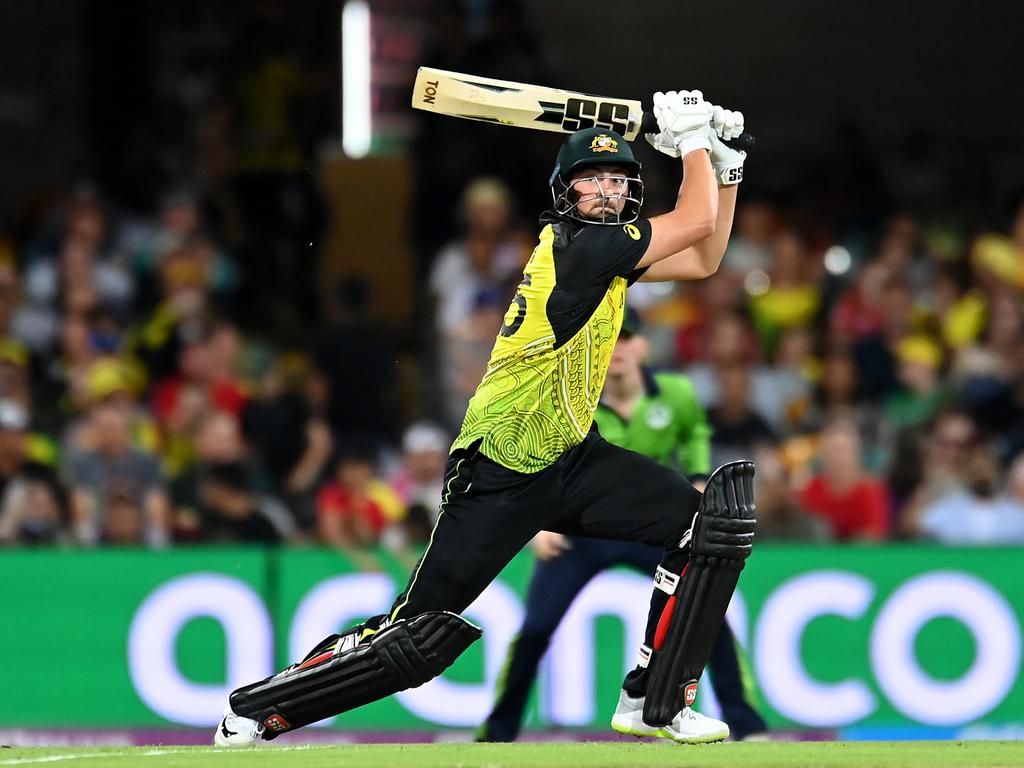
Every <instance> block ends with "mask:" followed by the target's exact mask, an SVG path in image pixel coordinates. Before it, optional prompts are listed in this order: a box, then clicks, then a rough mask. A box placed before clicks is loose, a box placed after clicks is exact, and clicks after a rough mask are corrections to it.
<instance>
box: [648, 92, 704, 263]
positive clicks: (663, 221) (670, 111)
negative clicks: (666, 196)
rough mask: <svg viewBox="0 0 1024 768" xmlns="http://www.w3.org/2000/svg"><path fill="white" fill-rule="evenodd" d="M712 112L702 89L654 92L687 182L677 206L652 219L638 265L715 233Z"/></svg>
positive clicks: (664, 132)
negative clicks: (710, 114) (709, 115)
mask: <svg viewBox="0 0 1024 768" xmlns="http://www.w3.org/2000/svg"><path fill="white" fill-rule="evenodd" d="M709 111H710V108H709V107H708V105H707V103H706V102H705V101H704V98H703V96H702V94H701V92H700V91H679V92H678V93H677V92H675V91H669V92H668V93H656V94H654V114H655V116H656V117H657V119H658V127H659V128H660V129H661V134H659V135H660V136H663V137H664V139H665V141H666V142H667V143H670V144H671V146H672V147H673V149H674V151H675V152H677V153H678V156H680V157H682V159H683V181H682V183H681V184H680V186H679V195H678V197H677V198H676V205H675V208H674V209H673V210H672V211H670V212H669V213H666V214H664V215H662V216H656V217H654V218H653V219H651V220H650V224H651V240H650V243H649V245H648V246H647V251H646V252H645V253H644V255H643V257H642V258H641V259H640V261H639V262H638V263H637V267H638V268H641V269H642V268H645V267H650V266H651V265H652V264H655V263H657V262H659V261H661V260H662V259H666V258H668V257H669V256H671V255H672V254H675V253H679V252H680V251H684V250H686V249H687V248H689V247H690V246H692V245H694V244H695V243H698V242H700V241H701V240H704V239H705V238H707V237H709V236H710V235H712V234H713V233H714V231H715V222H716V220H717V218H718V190H717V185H716V184H715V177H714V169H713V168H712V167H711V159H710V156H709V154H708V153H709V151H710V150H711V129H710V127H709V125H708V113H709Z"/></svg>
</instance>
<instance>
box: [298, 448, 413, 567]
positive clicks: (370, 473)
mask: <svg viewBox="0 0 1024 768" xmlns="http://www.w3.org/2000/svg"><path fill="white" fill-rule="evenodd" d="M404 516H405V507H404V506H403V505H402V500H401V499H400V498H398V495H397V494H396V493H395V492H394V491H393V490H391V488H390V487H388V485H387V484H386V483H385V482H383V481H382V480H379V479H378V478H376V477H374V459H373V458H372V457H371V456H370V455H368V454H367V453H364V452H362V451H352V452H350V453H349V454H348V455H344V456H342V458H341V460H340V461H339V463H338V468H337V470H336V471H335V476H334V480H332V481H331V482H330V483H328V484H327V485H325V486H324V488H323V490H321V491H320V493H319V494H318V495H317V498H316V517H317V529H318V532H319V534H320V538H321V539H322V540H323V541H324V542H325V543H327V544H330V545H332V546H336V547H351V546H357V547H358V546H366V545H372V544H376V543H377V542H378V541H379V539H380V535H381V533H382V532H383V531H384V529H385V528H387V527H388V525H390V524H391V523H395V522H398V521H400V520H401V519H402V518H403V517H404Z"/></svg>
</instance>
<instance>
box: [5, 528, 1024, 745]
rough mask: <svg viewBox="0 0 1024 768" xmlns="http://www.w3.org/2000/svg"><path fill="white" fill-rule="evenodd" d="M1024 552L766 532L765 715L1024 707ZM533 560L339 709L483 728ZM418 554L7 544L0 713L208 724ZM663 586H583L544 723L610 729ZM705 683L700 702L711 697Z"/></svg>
mask: <svg viewBox="0 0 1024 768" xmlns="http://www.w3.org/2000/svg"><path fill="white" fill-rule="evenodd" d="M1019 562H1020V552H1019V550H1014V549H985V550H982V549H972V550H951V549H940V548H933V547H911V546H891V547H868V546H864V547H820V548H817V547H796V546H769V545H763V546H761V547H759V548H758V549H757V550H756V552H755V554H754V556H753V557H752V558H751V560H750V561H749V564H748V566H747V569H746V570H745V571H744V573H743V576H742V578H741V580H740V591H739V593H738V594H737V597H736V598H735V599H734V601H733V605H732V606H731V608H730V614H729V619H730V622H731V624H732V626H733V628H734V630H735V633H736V635H737V638H738V639H739V641H740V643H741V644H742V645H743V646H744V648H745V649H746V653H747V656H748V658H749V661H750V666H751V669H752V671H753V675H754V680H755V682H756V687H757V690H758V694H759V697H760V702H761V705H762V708H763V711H764V713H765V715H766V719H767V720H768V722H769V723H770V724H771V725H773V726H777V727H787V728H807V727H814V728H829V729H852V730H853V732H855V731H856V729H862V732H864V733H869V732H874V733H885V732H887V729H889V730H892V729H896V730H895V731H893V732H894V733H898V732H899V729H901V728H903V729H906V728H921V727H927V728H931V729H945V730H941V732H942V733H947V734H951V735H955V734H960V733H964V732H965V729H970V728H974V729H978V728H989V729H999V728H1004V729H1005V728H1013V727H1018V728H1019V727H1022V726H1024V685H1022V684H1021V681H1020V656H1021V617H1022V616H1024V589H1022V588H1021V586H1020V581H1021V579H1020V566H1019ZM531 566H532V560H531V558H530V556H529V554H526V553H524V554H521V555H520V556H519V557H518V558H516V559H515V560H514V561H513V562H512V563H511V564H510V565H509V566H508V567H507V568H506V569H505V571H504V572H503V573H502V574H501V576H500V577H499V579H498V580H497V581H496V582H495V583H494V584H493V585H492V586H491V587H490V588H488V590H487V591H486V592H485V593H484V594H483V595H482V596H481V597H480V599H478V600H477V601H476V602H475V603H474V604H473V605H472V606H470V608H469V609H468V610H467V612H466V613H467V616H468V617H469V618H470V619H471V620H473V621H475V622H476V623H478V624H480V625H481V626H482V627H483V628H484V638H483V640H482V641H481V642H479V643H477V644H476V645H475V646H474V647H472V648H471V649H470V650H469V651H468V652H467V653H466V654H465V655H464V656H463V657H462V658H461V659H459V661H458V662H457V663H456V664H455V665H454V666H453V667H452V668H451V669H450V670H449V671H448V672H447V673H446V674H445V675H444V676H442V677H441V678H439V679H438V680H435V681H433V682H431V683H429V684H427V685H425V686H423V687H421V688H418V689H414V690H411V691H406V692H403V693H401V694H399V695H398V696H396V697H393V698H392V699H389V700H386V701H382V702H378V703H376V704H372V705H370V706H368V707H365V708H363V709H361V710H358V711H355V712H351V713H348V714H346V715H344V716H343V717H340V718H337V719H336V721H335V722H334V723H331V724H329V725H331V726H332V727H337V728H348V729H359V730H377V731H380V730H388V729H407V728H414V729H421V730H422V729H441V728H458V727H473V726H475V725H477V724H478V723H479V721H480V719H481V718H482V717H483V715H484V714H486V712H487V709H488V707H489V705H490V702H491V696H492V694H493V688H494V684H495V680H496V679H497V676H498V674H499V671H500V669H501V666H502V662H503V660H504V654H505V651H506V649H507V646H508V643H509V642H510V640H511V638H512V636H513V635H514V633H515V632H516V630H517V628H518V626H519V622H520V620H521V618H522V614H523V604H522V599H523V594H524V592H525V588H526V584H527V581H528V579H529V575H530V569H531ZM408 568H409V562H408V561H407V560H399V559H397V558H396V557H394V556H393V555H390V554H388V553H386V552H378V553H371V554H365V553H364V554H363V555H360V557H359V558H358V559H353V558H351V557H347V556H345V555H343V554H341V553H337V552H331V551H327V550H320V549H309V550H282V551H276V550H267V551H265V550H257V549H244V548H241V549H181V550H171V551H166V552H147V551H97V552H70V551H27V550H26V551H7V552H5V553H3V555H2V556H0V578H2V580H3V584H4V590H3V599H2V602H0V605H2V613H0V615H2V617H3V618H2V621H3V630H2V632H0V664H2V665H3V669H4V670H5V681H4V682H5V693H6V694H7V695H5V696H4V697H3V699H2V701H0V727H19V728H53V727H82V728H102V727H117V728H143V727H152V726H195V727H205V726H210V725H212V724H215V723H216V721H217V719H218V717H219V715H220V713H221V711H222V709H223V707H224V704H225V702H226V699H227V693H228V692H229V691H230V690H231V689H232V688H234V687H236V686H238V685H241V684H243V683H247V682H251V681H252V680H255V679H258V678H261V677H264V676H266V675H269V674H271V673H273V672H274V671H276V670H277V669H279V668H281V667H283V666H285V665H286V664H288V663H290V662H291V661H294V660H295V659H296V658H298V657H301V656H302V655H304V653H305V652H306V651H307V650H308V649H309V648H310V647H311V646H312V645H314V644H315V643H316V642H317V641H319V640H320V639H321V638H323V637H324V636H326V635H328V634H330V633H332V632H335V631H337V630H338V629H341V628H343V627H345V626H348V625H350V624H352V623H353V622H356V621H358V620H360V619H362V618H364V617H366V616H368V615H372V614H375V613H381V612H384V611H386V610H387V608H388V606H389V605H390V603H391V601H392V599H393V597H394V595H395V593H396V592H397V591H398V590H400V589H401V588H402V586H404V583H405V579H406V575H407V573H408ZM649 589H650V586H649V578H648V577H646V576H643V575H641V574H638V573H635V572H632V571H628V570H615V571H609V572H606V573H604V574H601V575H600V576H598V577H597V578H596V579H595V580H594V581H592V582H591V583H590V584H589V585H588V586H587V588H586V589H585V590H584V591H583V593H581V595H580V596H579V598H578V599H577V601H576V602H575V603H574V605H573V607H572V609H571V610H570V612H569V614H568V616H567V617H566V620H565V622H564V623H563V625H562V627H561V628H560V630H559V632H558V633H557V634H556V636H555V638H554V640H553V642H552V647H551V649H550V651H549V654H548V656H547V658H546V659H545V662H544V665H543V668H542V671H541V676H540V680H539V684H538V686H537V690H536V692H535V694H534V697H533V698H532V699H531V703H530V708H529V713H528V721H527V725H528V727H534V728H543V727H550V726H552V725H557V726H562V727H580V728H584V729H588V730H595V729H601V728H604V726H605V724H606V720H607V717H608V713H609V712H610V711H611V710H612V709H613V708H614V703H615V700H616V697H617V695H618V685H619V683H620V681H621V677H622V674H623V672H624V671H625V670H626V669H627V668H629V667H631V666H632V665H633V663H634V662H635V655H636V651H637V649H638V647H639V644H640V641H641V639H642V634H643V627H644V622H645V620H646V613H647V607H646V603H647V595H648V593H649ZM710 682H711V685H709V686H703V687H702V701H700V702H699V706H703V707H704V709H705V710H706V711H710V712H713V711H714V709H715V706H716V705H715V702H714V697H713V682H714V681H713V680H711V681H710ZM872 729H873V730H872ZM1004 732H1005V731H1004Z"/></svg>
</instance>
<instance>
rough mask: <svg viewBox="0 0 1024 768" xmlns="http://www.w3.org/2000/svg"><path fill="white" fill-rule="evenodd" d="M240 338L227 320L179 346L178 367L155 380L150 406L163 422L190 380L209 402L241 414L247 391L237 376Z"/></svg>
mask: <svg viewBox="0 0 1024 768" xmlns="http://www.w3.org/2000/svg"><path fill="white" fill-rule="evenodd" d="M241 345H242V340H241V336H240V335H239V332H238V329H237V328H235V326H233V325H231V324H230V323H219V324H217V325H213V326H210V327H208V328H207V329H206V332H205V333H203V332H202V330H200V335H198V336H197V337H196V338H192V339H189V340H188V341H187V342H186V343H185V345H184V346H183V348H182V350H181V355H180V367H179V369H178V372H177V373H176V374H174V375H172V376H169V377H167V378H164V379H163V380H161V381H158V382H156V384H155V386H154V388H153V408H154V411H155V412H156V414H157V417H158V418H159V419H160V420H161V421H164V422H166V421H167V419H168V417H169V415H170V414H171V413H172V412H173V411H174V409H175V407H176V404H177V399H178V397H179V395H180V394H181V391H182V389H183V388H184V387H185V386H186V385H188V384H193V385H196V386H198V387H200V388H202V389H203V390H204V391H205V393H206V396H207V397H208V399H209V402H210V404H211V406H213V407H214V408H218V409H220V410H223V411H230V412H231V413H233V414H235V415H236V416H240V415H241V413H242V409H243V408H244V406H245V402H246V399H247V394H246V392H245V388H244V387H243V386H242V383H241V381H240V379H239V376H238V361H239V356H240V354H241Z"/></svg>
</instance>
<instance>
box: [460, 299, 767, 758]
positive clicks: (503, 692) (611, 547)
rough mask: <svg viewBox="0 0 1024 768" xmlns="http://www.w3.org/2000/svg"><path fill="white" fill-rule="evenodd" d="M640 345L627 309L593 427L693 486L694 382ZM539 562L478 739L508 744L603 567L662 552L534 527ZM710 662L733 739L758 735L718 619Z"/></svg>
mask: <svg viewBox="0 0 1024 768" xmlns="http://www.w3.org/2000/svg"><path fill="white" fill-rule="evenodd" d="M646 355H647V339H646V338H645V337H644V336H643V335H642V329H641V324H640V317H639V315H637V313H636V311H635V310H632V309H627V310H626V315H625V317H624V319H623V321H622V330H620V331H619V340H618V342H617V343H616V345H615V351H614V352H613V353H612V361H611V365H609V367H608V377H607V379H606V380H605V386H604V392H603V394H602V397H601V402H600V404H599V405H598V406H597V411H595V413H594V421H595V422H596V423H597V425H598V428H599V429H600V431H601V435H602V436H603V437H604V439H605V440H607V441H608V442H610V443H613V444H615V445H619V446H622V447H623V448H628V449H629V450H632V451H636V452H638V453H642V454H644V455H645V456H650V457H651V458H652V459H654V460H655V461H658V462H659V463H661V464H664V465H666V466H669V467H672V468H674V469H676V470H678V471H680V472H682V473H683V474H685V475H687V476H688V477H689V478H690V482H692V483H693V484H694V487H696V488H698V490H700V489H702V486H703V481H704V480H706V479H707V474H708V472H709V471H710V468H711V462H710V454H711V443H710V437H711V429H710V427H709V426H708V423H707V419H706V417H705V413H704V409H703V408H702V407H701V405H700V402H699V401H698V400H697V395H696V393H695V392H694V388H693V385H692V384H691V383H690V381H689V380H688V379H687V378H686V377H684V376H681V375H678V374H673V373H652V372H651V371H650V370H648V369H647V368H646V367H644V365H643V361H644V358H645V357H646ZM533 548H534V551H535V553H536V555H537V564H536V566H535V568H534V571H533V576H532V578H531V580H530V586H529V589H528V591H527V595H526V615H525V617H524V618H523V625H522V627H521V628H520V630H519V633H518V634H517V635H516V638H515V640H514V641H513V643H512V645H511V646H510V648H509V655H508V659H507V660H506V662H505V667H504V674H503V675H502V677H501V682H500V687H499V689H498V691H497V695H496V698H495V702H494V707H493V709H492V710H491V713H490V714H489V715H488V716H487V719H486V720H485V721H484V723H483V724H482V725H481V726H480V730H479V731H478V732H477V741H515V740H516V738H517V737H518V736H519V730H520V727H521V725H522V720H523V712H524V711H525V709H526V701H527V699H528V697H529V695H530V690H531V688H532V687H533V683H534V681H535V680H536V679H537V669H538V666H539V665H540V662H541V659H542V658H543V656H544V653H545V652H546V651H547V648H548V645H549V644H550V642H551V637H552V636H553V635H554V633H555V630H557V629H558V625H559V624H560V623H561V621H562V618H563V617H564V616H565V614H566V613H567V612H568V610H569V608H570V606H571V605H572V603H573V601H574V600H575V599H576V596H577V595H578V594H579V593H580V592H581V591H582V590H583V588H584V587H585V586H586V585H587V583H588V582H589V581H590V580H591V579H592V578H594V577H595V576H597V575H598V574H599V573H601V572H602V571H605V570H607V569H609V568H614V567H616V566H623V565H624V566H628V567H630V568H634V569H636V570H637V571H640V572H641V573H643V574H653V573H654V571H655V569H656V568H657V567H658V563H660V562H661V558H662V552H661V550H659V549H657V548H655V547H650V546H647V545H646V544H637V543H634V542H619V541H600V540H598V539H589V538H582V537H578V536H563V535H562V534H559V533H551V532H549V531H541V532H540V533H539V534H537V536H536V537H535V538H534V540H533ZM708 666H709V667H710V668H711V676H712V679H713V681H714V683H715V693H716V694H717V696H718V701H719V704H720V706H721V708H722V717H723V718H724V720H725V722H726V723H727V724H728V726H729V730H730V731H731V733H732V737H733V738H734V739H736V740H741V739H744V738H746V737H747V736H750V735H752V734H757V733H761V732H763V731H765V730H766V729H767V726H766V725H765V722H764V720H763V719H762V718H761V715H759V714H758V712H757V710H756V709H755V708H754V707H753V705H752V704H751V702H750V701H749V700H748V698H747V688H748V687H749V686H748V685H747V683H748V681H746V680H744V675H743V668H742V667H741V665H740V662H739V657H738V655H737V650H736V641H735V638H734V637H733V634H732V631H731V630H730V629H729V625H728V623H726V622H722V628H721V630H720V631H719V633H718V637H717V639H716V640H715V643H714V645H713V646H712V649H711V657H710V659H709V664H708Z"/></svg>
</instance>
